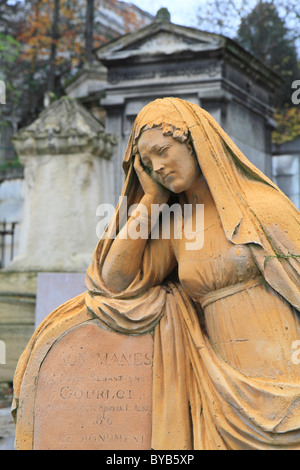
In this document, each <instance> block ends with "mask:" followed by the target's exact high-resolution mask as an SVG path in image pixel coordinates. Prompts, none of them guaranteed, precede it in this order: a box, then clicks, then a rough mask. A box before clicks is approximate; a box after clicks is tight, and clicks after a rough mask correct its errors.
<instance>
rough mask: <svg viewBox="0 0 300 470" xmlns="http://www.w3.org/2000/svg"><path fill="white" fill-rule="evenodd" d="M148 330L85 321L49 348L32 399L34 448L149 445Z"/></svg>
mask: <svg viewBox="0 0 300 470" xmlns="http://www.w3.org/2000/svg"><path fill="white" fill-rule="evenodd" d="M152 349H153V340H152V336H151V335H150V334H149V335H143V336H140V337H138V336H136V337H133V336H127V335H121V334H118V333H115V332H110V331H107V330H103V329H101V328H100V327H99V326H98V324H97V322H90V323H86V324H84V325H82V326H80V327H77V328H74V329H73V330H71V331H70V332H68V333H67V334H65V335H64V336H63V337H62V338H61V339H60V340H59V341H57V342H56V343H55V344H54V346H53V347H52V348H51V349H50V351H49V353H48V355H47V357H46V358H45V360H44V362H43V364H42V367H41V370H40V374H39V378H38V387H37V395H36V403H35V425H34V448H35V449H44V450H46V449H70V450H72V449H74V450H75V449H79V450H80V449H90V450H91V449H95V450H96V449H107V450H110V449H128V450H130V449H150V448H151V442H150V441H151V411H152V410H151V405H152V403H151V401H152Z"/></svg>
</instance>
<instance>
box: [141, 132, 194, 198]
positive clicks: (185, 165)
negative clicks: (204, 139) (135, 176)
mask: <svg viewBox="0 0 300 470" xmlns="http://www.w3.org/2000/svg"><path fill="white" fill-rule="evenodd" d="M138 151H139V154H140V157H141V160H142V164H143V166H144V167H145V168H146V169H147V170H148V171H149V173H150V174H151V176H152V178H154V179H155V180H156V181H157V182H158V183H160V184H162V185H163V186H165V187H166V188H167V189H169V190H170V191H172V192H174V193H181V192H183V191H186V190H187V189H189V188H190V187H191V186H192V185H193V183H194V182H195V180H196V179H197V178H198V177H199V175H200V169H199V166H198V164H197V161H196V159H195V157H194V155H193V153H192V150H191V149H190V148H189V147H188V146H187V145H186V144H185V143H183V144H182V143H181V142H178V141H177V140H175V139H173V137H172V136H165V135H163V133H162V131H161V130H160V129H155V128H154V129H149V130H146V131H145V132H143V133H142V135H141V137H140V138H139V140H138Z"/></svg>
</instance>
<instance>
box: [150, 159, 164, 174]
mask: <svg viewBox="0 0 300 470" xmlns="http://www.w3.org/2000/svg"><path fill="white" fill-rule="evenodd" d="M152 165H153V171H155V172H156V173H159V172H160V171H162V170H163V169H164V168H165V165H164V163H163V162H162V161H161V160H155V161H153V162H152Z"/></svg>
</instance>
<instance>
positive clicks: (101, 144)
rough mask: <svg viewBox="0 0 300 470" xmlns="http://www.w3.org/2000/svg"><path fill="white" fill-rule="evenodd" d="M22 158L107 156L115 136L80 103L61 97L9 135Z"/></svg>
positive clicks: (109, 153)
mask: <svg viewBox="0 0 300 470" xmlns="http://www.w3.org/2000/svg"><path fill="white" fill-rule="evenodd" d="M13 142H14V145H15V148H16V151H17V153H18V155H19V157H20V160H21V161H22V159H23V158H26V157H27V156H40V155H70V154H78V153H91V154H92V155H96V156H99V157H102V158H106V159H109V158H110V157H111V155H112V153H113V148H114V146H115V145H116V144H117V137H116V136H113V135H111V134H107V133H106V132H105V130H104V127H103V125H102V124H101V123H100V122H99V121H97V120H96V119H95V118H94V117H93V116H92V115H91V114H90V113H89V112H88V111H87V110H86V109H85V108H84V107H83V106H82V105H81V104H79V103H78V102H77V101H76V100H73V99H71V98H67V97H64V98H61V99H60V100H58V101H55V102H54V103H52V104H51V105H50V106H49V107H48V108H46V109H45V110H44V111H43V112H42V113H41V115H40V116H39V118H38V119H37V120H36V121H34V122H33V123H32V124H31V125H30V126H28V127H26V128H24V129H22V130H20V131H19V133H18V134H17V135H16V136H15V137H14V138H13Z"/></svg>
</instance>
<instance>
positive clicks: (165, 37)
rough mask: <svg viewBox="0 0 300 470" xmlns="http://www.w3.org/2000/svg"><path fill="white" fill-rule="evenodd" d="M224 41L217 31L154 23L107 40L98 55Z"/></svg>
mask: <svg viewBox="0 0 300 470" xmlns="http://www.w3.org/2000/svg"><path fill="white" fill-rule="evenodd" d="M223 43H224V38H223V37H222V36H219V35H217V34H212V33H207V32H204V31H200V30H198V29H195V28H190V27H185V26H179V25H175V24H172V23H153V24H151V25H149V26H146V27H145V28H142V29H140V30H138V31H135V32H133V33H130V34H127V35H125V36H121V37H120V38H118V39H116V40H113V41H111V42H110V43H108V44H105V45H104V46H102V47H100V48H99V49H98V50H97V56H98V58H99V59H100V60H103V61H104V62H105V60H120V59H127V58H129V57H133V56H142V55H148V56H149V55H164V54H166V55H169V54H176V53H180V52H183V51H191V52H192V51H193V52H197V51H203V50H214V49H216V48H219V47H221V46H222V45H223Z"/></svg>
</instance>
